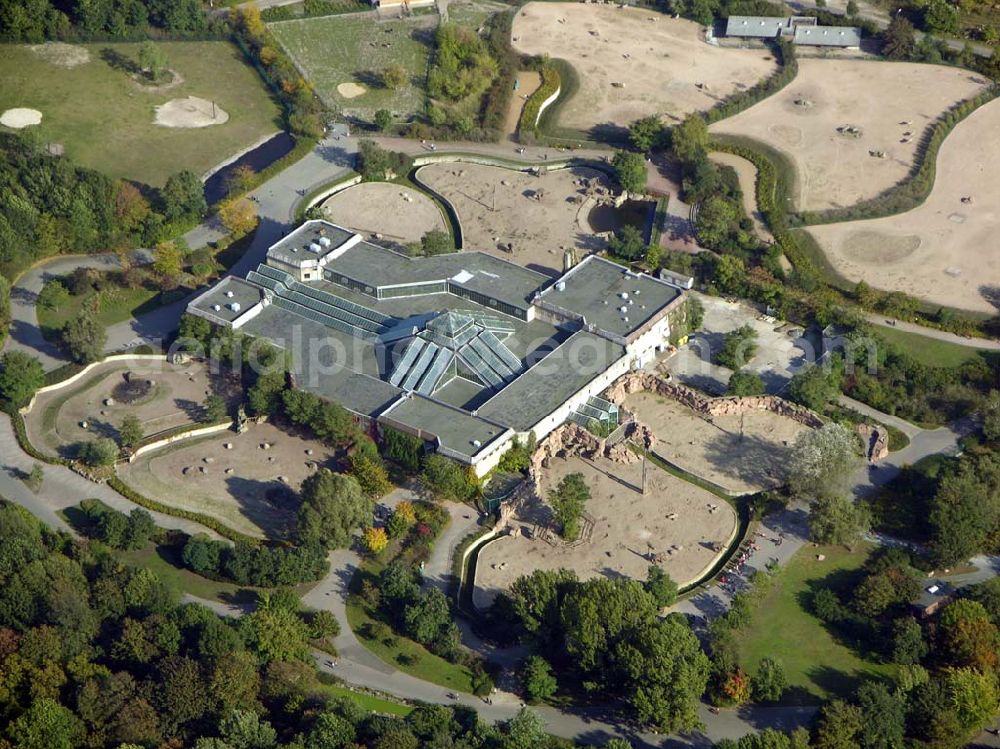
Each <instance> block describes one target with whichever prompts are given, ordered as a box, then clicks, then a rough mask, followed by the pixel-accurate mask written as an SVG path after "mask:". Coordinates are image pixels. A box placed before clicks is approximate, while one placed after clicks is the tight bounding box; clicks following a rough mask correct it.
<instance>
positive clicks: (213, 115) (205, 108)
mask: <svg viewBox="0 0 1000 749" xmlns="http://www.w3.org/2000/svg"><path fill="white" fill-rule="evenodd" d="M228 120H229V113H228V112H226V111H225V110H224V109H223V108H222V107H220V106H218V105H217V104H216V103H215V102H211V101H208V100H207V99H202V98H199V97H197V96H186V97H184V98H183V99H171V100H170V101H168V102H166V103H165V104H160V105H159V106H157V107H156V118H155V119H154V120H153V122H154V124H156V125H160V126H162V127H209V126H211V125H221V124H223V123H225V122H228Z"/></svg>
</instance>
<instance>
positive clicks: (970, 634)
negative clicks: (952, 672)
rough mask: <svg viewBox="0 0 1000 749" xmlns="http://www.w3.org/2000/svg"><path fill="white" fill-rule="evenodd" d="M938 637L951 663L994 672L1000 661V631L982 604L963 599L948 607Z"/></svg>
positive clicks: (939, 625)
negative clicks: (999, 653) (999, 652)
mask: <svg viewBox="0 0 1000 749" xmlns="http://www.w3.org/2000/svg"><path fill="white" fill-rule="evenodd" d="M938 635H939V638H940V641H941V644H942V645H943V648H942V650H943V651H944V653H945V654H946V657H947V661H948V663H949V664H951V665H954V666H966V667H970V668H975V669H977V670H979V671H982V672H984V673H991V672H993V671H994V670H995V669H996V667H997V665H998V660H1000V655H998V651H1000V632H998V631H997V626H996V625H995V624H993V623H992V622H991V621H990V616H989V613H988V612H987V611H986V609H985V608H984V607H983V605H982V604H981V603H979V602H978V601H972V600H967V599H959V600H957V601H954V602H952V603H950V604H948V606H946V607H945V609H944V611H942V612H941V618H940V619H939V620H938Z"/></svg>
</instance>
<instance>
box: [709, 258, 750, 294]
mask: <svg viewBox="0 0 1000 749" xmlns="http://www.w3.org/2000/svg"><path fill="white" fill-rule="evenodd" d="M746 282H747V268H746V264H745V263H744V262H743V260H742V259H741V258H738V257H736V256H735V255H723V256H722V257H720V258H719V261H718V262H717V263H716V264H715V285H716V286H718V287H719V289H720V290H721V291H723V292H725V293H727V294H737V295H740V294H741V293H742V292H743V289H744V287H745V286H746Z"/></svg>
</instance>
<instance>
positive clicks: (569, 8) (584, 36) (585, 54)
mask: <svg viewBox="0 0 1000 749" xmlns="http://www.w3.org/2000/svg"><path fill="white" fill-rule="evenodd" d="M511 39H512V42H513V46H514V49H516V50H517V51H518V52H522V53H524V54H528V55H542V54H550V55H552V56H553V57H558V58H560V59H563V60H566V61H567V62H568V63H569V64H571V65H572V66H573V68H574V69H575V70H576V72H577V74H578V76H579V79H580V88H579V90H578V91H577V92H576V94H575V95H574V96H573V97H572V98H571V99H570V100H569V101H567V102H566V104H565V106H563V108H562V110H561V112H560V115H559V125H562V126H564V127H569V128H575V129H579V130H583V131H588V132H589V131H590V130H591V129H592V128H595V127H598V128H601V127H609V126H618V127H625V126H627V125H628V124H629V123H630V122H632V121H633V120H636V119H638V118H640V117H644V116H646V115H650V114H662V115H665V116H666V117H667V120H668V121H673V120H677V119H683V117H684V116H685V115H687V114H690V113H691V112H700V111H705V110H708V109H710V108H711V107H712V106H713V105H714V104H715V103H716V102H717V101H719V100H720V99H723V98H725V97H726V96H728V95H730V94H732V93H733V92H735V91H738V90H740V89H743V88H749V87H750V86H752V85H754V84H755V83H757V82H758V81H759V80H761V79H762V78H765V77H767V76H768V75H769V74H770V73H772V72H773V71H774V69H775V67H776V63H775V61H774V59H773V58H772V56H771V53H770V52H769V51H768V50H766V49H725V48H722V47H716V46H712V45H710V44H707V43H706V42H705V41H704V32H703V30H702V27H701V26H700V25H699V24H697V23H694V22H692V21H686V20H682V19H674V18H670V17H669V16H666V15H664V14H662V13H655V12H653V11H646V10H639V9H636V8H622V9H619V8H617V7H614V6H610V5H582V4H578V3H573V4H570V3H548V2H546V3H538V2H534V3H528V4H527V5H525V6H524V7H523V8H521V10H520V12H518V14H517V16H516V17H515V18H514V25H513V30H512V32H511ZM614 84H624V85H623V86H618V85H614Z"/></svg>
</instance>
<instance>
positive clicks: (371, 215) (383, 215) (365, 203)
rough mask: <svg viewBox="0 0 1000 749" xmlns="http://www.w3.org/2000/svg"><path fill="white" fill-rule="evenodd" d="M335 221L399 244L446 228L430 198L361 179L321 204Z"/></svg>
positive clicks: (325, 213) (386, 183) (399, 187)
mask: <svg viewBox="0 0 1000 749" xmlns="http://www.w3.org/2000/svg"><path fill="white" fill-rule="evenodd" d="M323 214H324V215H325V216H326V218H328V219H329V220H330V221H332V222H333V223H335V224H339V225H340V226H349V227H351V228H352V229H355V230H357V231H359V232H362V233H364V234H368V235H374V234H381V235H382V236H383V237H386V238H387V239H391V240H394V241H397V242H401V243H404V244H405V243H408V242H416V241H418V240H419V239H420V238H421V237H422V236H423V235H424V234H425V233H427V232H428V231H430V230H431V229H447V225H446V224H445V221H444V217H443V216H442V215H441V211H440V209H439V208H438V207H437V205H436V204H435V203H434V201H433V200H431V199H430V198H428V197H427V196H426V195H424V194H423V193H420V192H417V191H416V190H411V189H407V188H405V187H402V186H400V185H393V184H389V183H388V182H365V183H362V184H360V185H355V186H354V187H348V188H347V189H346V190H342V191H341V192H338V193H337V194H336V195H333V196H331V197H330V198H329V199H328V200H327V201H326V202H324V203H323Z"/></svg>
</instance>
